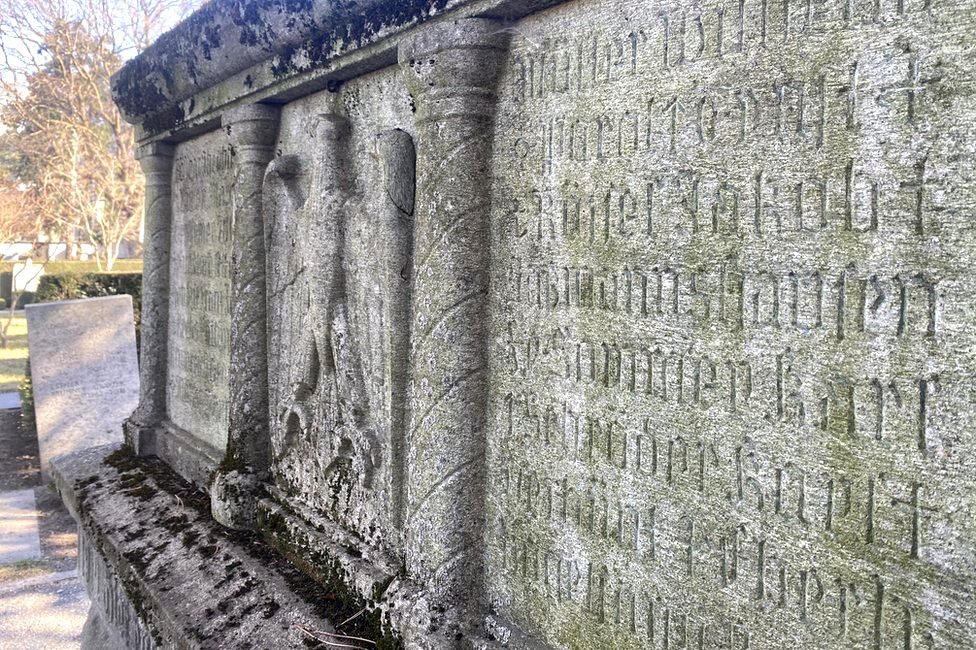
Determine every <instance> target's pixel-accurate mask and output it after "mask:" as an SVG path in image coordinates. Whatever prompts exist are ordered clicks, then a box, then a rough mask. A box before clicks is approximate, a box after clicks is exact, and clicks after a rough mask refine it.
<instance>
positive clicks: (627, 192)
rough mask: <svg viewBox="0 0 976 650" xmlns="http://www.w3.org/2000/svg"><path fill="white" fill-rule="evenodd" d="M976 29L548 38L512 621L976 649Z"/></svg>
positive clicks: (506, 356) (543, 35)
mask: <svg viewBox="0 0 976 650" xmlns="http://www.w3.org/2000/svg"><path fill="white" fill-rule="evenodd" d="M972 16H973V13H972V5H971V3H968V2H960V3H944V4H940V5H939V6H935V5H930V4H923V3H912V2H905V3H885V2H882V3H857V2H855V3H843V2H815V3H812V4H802V3H800V4H796V3H765V2H758V1H757V2H752V1H750V0H746V2H740V3H738V4H736V3H724V2H704V3H701V4H695V5H692V4H689V3H665V2H661V3H636V2H614V3H587V2H579V3H568V4H566V5H564V6H561V7H559V8H557V9H553V10H551V11H549V12H543V13H540V14H538V15H536V16H533V17H531V18H528V19H526V20H524V21H521V22H520V23H519V24H518V25H517V27H516V30H515V35H514V36H513V47H512V50H511V54H510V56H509V60H508V65H507V66H506V71H505V74H504V77H503V80H502V83H501V86H500V90H499V97H500V102H499V107H498V113H497V117H496V122H495V133H496V142H495V162H494V166H493V176H494V178H495V184H494V191H493V196H494V197H495V203H494V212H493V223H494V229H493V232H494V235H495V238H494V240H493V242H492V245H493V253H492V259H493V261H494V262H495V264H494V268H493V284H492V286H493V288H494V291H493V303H492V308H493V310H492V314H493V321H492V322H493V343H492V352H493V353H492V355H491V356H492V359H493V360H494V361H495V363H494V366H493V369H492V378H491V391H492V398H491V405H492V406H491V408H492V414H493V415H492V429H491V434H490V448H491V456H490V460H489V464H488V465H489V468H490V473H491V476H490V485H491V497H490V524H489V547H490V549H491V550H490V553H491V555H490V557H491V559H490V561H489V568H490V591H491V594H492V603H493V605H494V607H495V609H496V611H497V612H498V613H499V614H501V615H505V616H509V617H511V618H512V619H514V620H515V621H517V622H518V623H520V624H521V625H522V626H523V628H524V629H526V630H529V631H531V632H532V633H533V634H534V635H536V636H537V637H538V638H540V639H543V640H545V641H547V642H549V643H552V644H555V645H559V646H562V647H571V648H582V647H593V644H594V643H595V641H594V640H595V639H599V643H596V644H597V645H601V646H604V647H610V646H613V647H619V648H624V647H627V648H629V647H635V648H636V647H655V648H656V647H665V648H667V647H696V648H698V647H720V648H746V647H748V648H754V649H757V648H783V647H803V648H813V647H816V648H896V647H897V648H928V647H953V648H957V647H960V648H962V647H964V648H972V647H974V646H976V627H974V620H976V618H974V615H976V598H974V597H973V593H972V590H971V585H972V584H973V581H974V578H976V573H974V571H976V562H974V559H976V558H974V555H973V548H974V544H973V542H974V540H976V496H974V495H976V482H974V477H976V474H974V472H973V469H974V467H976V439H974V438H973V435H972V432H973V431H974V427H973V422H974V418H976V408H974V406H976V403H974V401H973V392H972V377H973V376H974V371H976V365H974V359H973V356H972V354H971V352H970V350H971V348H972V346H973V343H974V330H973V328H972V315H973V313H974V308H976V303H974V301H973V293H972V291H971V290H970V288H969V284H970V282H971V279H970V277H971V269H972V266H973V263H974V260H976V240H974V239H973V237H972V232H971V228H970V221H971V210H970V209H969V207H968V206H969V205H971V204H972V201H973V199H974V193H976V185H974V181H973V176H972V165H973V153H974V148H976V139H974V136H976V103H974V102H973V97H972V94H971V92H970V91H969V90H968V88H969V84H970V83H971V80H972V79H973V78H974V66H973V59H972V58H971V57H958V56H956V54H955V53H958V52H962V51H967V50H969V49H971V48H972V46H973V42H974V41H973V31H972V30H973V22H972Z"/></svg>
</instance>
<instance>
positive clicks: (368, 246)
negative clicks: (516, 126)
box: [265, 113, 414, 542]
mask: <svg viewBox="0 0 976 650" xmlns="http://www.w3.org/2000/svg"><path fill="white" fill-rule="evenodd" d="M352 136H353V133H352V129H351V125H350V123H349V121H348V120H347V119H346V118H345V117H343V116H340V115H338V114H334V113H330V114H325V115H320V116H319V117H318V118H317V120H316V125H315V141H316V150H317V151H318V152H320V153H319V154H318V155H316V156H315V157H314V158H313V159H312V160H310V161H306V160H305V159H303V158H302V157H300V156H298V155H285V156H282V157H280V158H278V159H277V160H275V161H274V163H272V165H271V166H270V167H269V169H268V172H267V174H266V176H265V214H266V219H267V222H268V223H269V224H270V227H271V229H272V234H271V242H272V243H271V246H272V249H275V246H278V245H280V240H281V239H283V238H285V235H284V233H285V232H290V233H291V237H292V238H293V241H294V251H293V252H294V254H295V256H296V257H297V258H298V260H297V267H298V268H297V271H296V274H295V277H294V278H282V277H278V275H281V274H282V273H281V272H276V271H275V270H272V275H273V276H275V277H274V278H273V280H272V291H271V298H270V299H271V301H272V309H274V308H275V305H281V304H282V303H281V302H279V301H284V302H287V301H289V300H291V301H295V300H298V301H302V305H301V307H302V308H303V309H302V310H301V312H302V317H303V319H304V326H303V327H302V328H301V329H300V330H299V331H298V332H296V333H295V334H294V335H293V336H291V339H290V348H291V349H287V350H278V351H272V353H273V354H280V355H283V357H284V359H286V360H288V361H287V362H286V363H283V364H282V366H281V367H282V368H283V369H284V370H283V371H282V372H287V373H288V375H289V376H288V377H287V378H283V377H278V378H275V380H274V381H277V382H278V384H279V386H281V387H282V389H281V390H280V391H279V395H278V398H277V402H276V403H275V404H274V405H273V409H272V411H273V412H272V417H273V418H274V424H273V426H274V427H275V429H276V431H277V436H276V440H275V444H274V455H275V458H274V461H273V462H274V464H275V465H276V466H277V467H279V468H280V467H289V468H293V469H291V470H289V471H284V472H280V473H279V474H280V475H282V476H286V477H287V478H286V479H285V480H286V481H287V483H288V484H287V485H283V486H282V487H283V489H284V491H285V492H287V493H290V494H293V495H295V500H296V502H298V503H300V504H301V505H302V506H309V507H311V508H312V509H314V510H319V511H324V512H325V513H326V514H327V516H328V517H329V518H330V519H332V520H333V521H335V522H337V523H340V524H342V525H343V526H345V527H347V528H348V529H350V530H352V531H353V532H356V533H358V534H360V535H362V536H363V537H365V538H372V537H373V536H376V535H377V534H378V528H379V527H383V528H386V527H389V526H393V527H396V526H397V525H398V522H399V517H398V515H397V514H396V513H397V512H398V511H399V505H398V504H399V497H398V495H399V494H400V493H402V488H401V483H402V481H401V478H400V476H401V474H402V471H401V469H399V468H400V467H402V449H403V445H402V439H403V433H402V428H403V421H404V411H405V392H406V389H405V385H406V381H407V373H406V363H407V354H408V351H407V345H408V342H407V341H408V329H407V323H408V322H409V321H408V318H409V305H410V283H409V269H410V265H411V249H412V214H413V193H414V180H413V179H414V154H413V143H412V140H411V139H410V136H409V135H407V134H406V133H404V132H403V131H398V130H392V131H386V132H383V133H381V134H379V135H378V136H376V138H375V141H374V142H373V143H372V152H371V153H372V156H371V157H370V160H369V162H370V163H371V164H373V165H375V166H376V167H378V168H379V174H380V175H381V176H382V179H383V181H382V183H381V185H382V187H368V186H367V184H366V183H365V182H364V180H363V179H361V178H357V176H356V173H355V172H354V171H353V170H354V169H355V166H354V165H353V162H352V160H351V152H350V147H351V140H352ZM274 268H275V265H274V264H272V269H274ZM276 273H277V275H276ZM279 288H280V290H279ZM292 307H293V305H292ZM387 532H388V533H389V532H391V531H387ZM391 537H393V538H395V535H393V536H391ZM387 541H388V542H389V541H390V540H387Z"/></svg>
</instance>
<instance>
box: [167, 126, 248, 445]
mask: <svg viewBox="0 0 976 650" xmlns="http://www.w3.org/2000/svg"><path fill="white" fill-rule="evenodd" d="M225 139H226V136H224V134H223V133H220V132H218V133H212V134H208V135H204V136H201V137H199V138H196V139H194V140H192V141H189V142H186V143H184V144H181V145H179V146H178V147H177V149H176V156H175V160H174V164H173V225H172V245H171V251H172V253H171V255H170V278H171V280H170V282H171V284H170V306H169V364H168V372H169V375H168V380H167V389H166V392H167V413H168V416H169V419H170V420H171V421H172V423H173V424H175V425H176V426H177V427H179V428H181V429H183V430H185V431H187V432H189V433H190V434H191V435H193V436H195V437H197V438H199V439H200V440H201V441H203V442H204V443H206V445H208V446H210V447H212V448H213V449H214V450H216V451H218V452H221V453H222V451H223V449H224V447H225V446H226V442H227V420H228V408H229V406H228V399H229V397H228V392H227V391H228V384H227V378H228V363H229V359H230V338H229V337H230V308H231V304H230V281H231V216H232V206H231V189H232V186H233V179H234V176H233V174H234V170H233V159H232V157H231V153H230V149H229V148H228V147H227V146H226V144H225Z"/></svg>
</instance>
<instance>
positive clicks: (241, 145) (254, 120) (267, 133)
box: [221, 104, 281, 163]
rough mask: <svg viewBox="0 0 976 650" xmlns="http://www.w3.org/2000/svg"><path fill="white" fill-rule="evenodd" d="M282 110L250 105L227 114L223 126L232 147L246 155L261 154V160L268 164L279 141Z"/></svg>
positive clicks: (273, 107) (263, 105)
mask: <svg viewBox="0 0 976 650" xmlns="http://www.w3.org/2000/svg"><path fill="white" fill-rule="evenodd" d="M280 119H281V109H280V108H279V107H277V106H272V105H270V104H248V105H247V106H239V107H237V108H232V109H231V110H229V111H227V112H225V113H224V114H223V116H222V117H221V126H223V128H224V131H225V132H226V133H227V137H228V139H229V140H230V143H231V145H232V146H233V147H234V148H235V149H237V150H238V151H243V152H245V153H249V152H261V153H262V154H264V155H263V156H261V158H262V159H261V160H255V162H261V163H267V162H268V160H270V159H271V157H272V155H273V153H274V152H273V150H274V146H275V142H277V140H278V122H279V120H280Z"/></svg>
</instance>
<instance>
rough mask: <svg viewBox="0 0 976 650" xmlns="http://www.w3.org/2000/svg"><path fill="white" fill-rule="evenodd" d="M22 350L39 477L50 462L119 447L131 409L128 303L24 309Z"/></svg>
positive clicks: (113, 300) (135, 388) (108, 300)
mask: <svg viewBox="0 0 976 650" xmlns="http://www.w3.org/2000/svg"><path fill="white" fill-rule="evenodd" d="M25 311H26V315H27V344H28V348H29V351H30V363H31V387H32V389H33V391H34V415H35V420H36V422H37V444H38V449H39V451H40V460H41V475H42V476H43V477H44V478H45V480H46V479H48V478H49V477H50V469H51V460H52V459H54V458H56V457H58V456H62V455H65V454H70V453H72V452H76V451H80V450H82V449H87V448H88V447H97V446H100V445H105V444H108V443H112V442H121V440H122V422H123V421H124V420H125V419H126V418H127V417H128V416H129V415H130V414H131V413H132V410H133V409H134V408H135V407H136V405H137V404H138V402H139V366H138V362H137V360H136V333H135V326H134V325H133V316H132V298H131V297H130V296H107V297H104V298H87V299H84V300H67V301H64V302H48V303H41V304H36V305H27V308H26V310H25Z"/></svg>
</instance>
